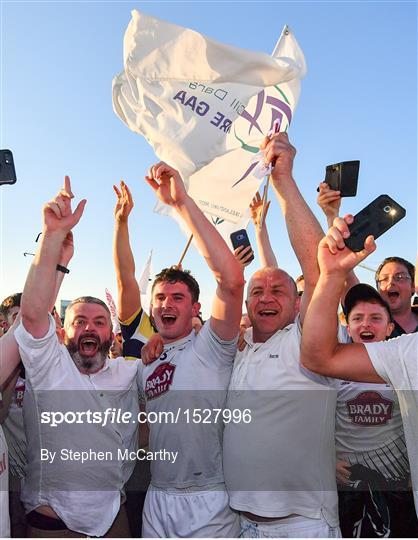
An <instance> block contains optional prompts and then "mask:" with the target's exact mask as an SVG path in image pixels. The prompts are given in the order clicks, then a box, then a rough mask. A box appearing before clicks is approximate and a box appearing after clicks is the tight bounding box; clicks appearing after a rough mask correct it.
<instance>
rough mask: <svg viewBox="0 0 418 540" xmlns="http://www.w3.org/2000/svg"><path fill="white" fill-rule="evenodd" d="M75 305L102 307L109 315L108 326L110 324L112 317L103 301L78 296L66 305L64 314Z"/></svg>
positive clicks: (93, 297) (92, 297)
mask: <svg viewBox="0 0 418 540" xmlns="http://www.w3.org/2000/svg"><path fill="white" fill-rule="evenodd" d="M75 304H97V305H99V306H102V307H103V308H104V309H105V310H106V312H107V314H108V315H109V321H110V324H112V317H111V314H110V309H109V308H108V307H107V304H106V302H103V300H100V298H96V297H95V296H79V297H78V298H76V299H75V300H71V302H70V303H69V304H68V306H67V308H66V310H65V313H67V312H68V310H69V309H71V308H72V307H73V306H74V305H75Z"/></svg>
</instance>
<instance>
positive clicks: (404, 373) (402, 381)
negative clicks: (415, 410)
mask: <svg viewBox="0 0 418 540" xmlns="http://www.w3.org/2000/svg"><path fill="white" fill-rule="evenodd" d="M365 347H366V350H367V354H368V355H369V358H370V360H371V362H372V364H373V367H374V369H375V370H376V372H377V374H378V375H379V376H380V377H382V379H383V380H384V381H386V382H388V383H389V384H391V385H392V386H393V387H394V388H395V390H398V389H399V390H403V389H406V390H411V389H413V390H417V389H418V388H414V386H417V383H416V381H415V382H414V381H413V380H411V375H413V374H412V372H411V373H408V368H407V365H406V364H407V361H408V360H409V361H410V363H411V366H412V367H414V368H415V373H416V370H417V368H416V364H417V360H416V359H417V335H416V334H408V335H404V336H400V337H397V338H395V339H390V340H389V341H380V342H378V343H365ZM413 364H414V365H413Z"/></svg>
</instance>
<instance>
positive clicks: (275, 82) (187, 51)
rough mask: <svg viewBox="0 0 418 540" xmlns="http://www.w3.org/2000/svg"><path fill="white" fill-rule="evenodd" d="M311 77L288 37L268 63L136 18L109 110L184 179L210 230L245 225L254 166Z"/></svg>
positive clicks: (261, 57) (257, 55)
mask: <svg viewBox="0 0 418 540" xmlns="http://www.w3.org/2000/svg"><path fill="white" fill-rule="evenodd" d="M305 72H306V65H305V59H304V56H303V53H302V51H301V49H300V48H299V46H298V44H297V42H296V40H295V38H294V36H293V34H292V32H291V31H290V30H289V29H288V28H287V27H285V29H284V31H283V32H282V35H281V37H280V39H279V41H278V43H277V46H276V48H275V50H274V52H273V54H272V56H269V55H267V54H264V53H259V52H252V51H248V50H244V49H240V48H237V47H232V46H228V45H224V44H221V43H218V42H216V41H214V40H212V39H209V38H207V37H205V36H202V35H201V34H199V33H197V32H195V31H193V30H190V29H186V28H183V27H180V26H176V25H173V24H171V23H168V22H165V21H161V20H159V19H156V18H154V17H151V16H148V15H145V14H142V13H139V12H138V11H136V10H134V11H133V12H132V19H131V22H130V23H129V25H128V28H127V30H126V33H125V38H124V71H123V72H122V73H121V74H120V75H119V76H117V77H115V79H114V81H113V107H114V110H115V112H116V113H117V114H118V116H119V117H120V118H121V119H122V120H123V121H124V122H125V123H126V124H127V126H128V127H129V128H130V129H131V130H133V131H135V132H137V133H140V134H141V135H144V136H145V137H146V139H147V140H148V142H149V143H150V144H151V145H152V147H153V148H154V151H155V153H156V155H157V156H158V157H159V158H160V159H161V160H164V161H166V162H168V163H169V164H170V165H173V166H174V167H176V168H177V169H178V170H179V171H180V173H181V175H182V177H183V180H184V181H185V184H186V188H187V190H188V192H189V193H190V194H191V196H193V198H194V199H195V201H196V202H197V204H198V205H199V206H200V207H201V208H202V210H203V211H204V212H205V213H208V214H210V216H211V217H212V218H213V219H212V221H213V222H216V223H217V224H218V225H219V224H221V225H222V222H223V221H229V222H233V223H242V222H243V220H244V221H245V216H244V213H245V209H246V208H247V207H248V204H249V202H250V201H251V198H252V196H253V195H254V193H255V191H256V190H257V189H258V187H259V184H260V179H256V178H255V177H254V176H253V175H252V172H253V166H252V164H251V160H252V158H253V156H254V153H255V152H257V151H258V146H259V144H260V142H261V140H262V139H263V138H264V135H266V133H267V132H268V131H269V130H270V129H271V127H272V124H273V122H274V120H276V119H278V120H279V121H280V129H281V131H284V130H286V129H287V127H288V125H289V123H290V121H291V118H292V113H293V109H294V107H295V105H296V102H297V99H298V96H299V88H300V82H299V81H300V78H301V77H303V76H304V74H305ZM253 96H254V97H253ZM251 98H252V100H251V101H250V102H249V100H250V99H251ZM219 156H221V157H219Z"/></svg>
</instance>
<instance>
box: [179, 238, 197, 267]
mask: <svg viewBox="0 0 418 540" xmlns="http://www.w3.org/2000/svg"><path fill="white" fill-rule="evenodd" d="M192 240H193V235H192V234H191V235H190V238H189V239H188V241H187V244H186V247H185V248H184V250H183V253H182V254H181V257H180V260H179V262H178V264H177V266H180V265H181V263H182V262H183V259H184V257H185V256H186V253H187V250H188V249H189V247H190V244H191V243H192Z"/></svg>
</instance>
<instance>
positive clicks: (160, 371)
mask: <svg viewBox="0 0 418 540" xmlns="http://www.w3.org/2000/svg"><path fill="white" fill-rule="evenodd" d="M175 369H176V366H174V365H173V364H170V362H164V364H159V365H158V366H157V367H156V368H155V369H154V371H153V372H152V373H151V375H150V376H149V377H148V378H147V380H146V382H145V396H146V398H147V399H155V398H157V397H159V396H161V395H162V394H165V393H166V392H168V390H169V389H170V386H171V383H172V382H173V377H174V371H175Z"/></svg>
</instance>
